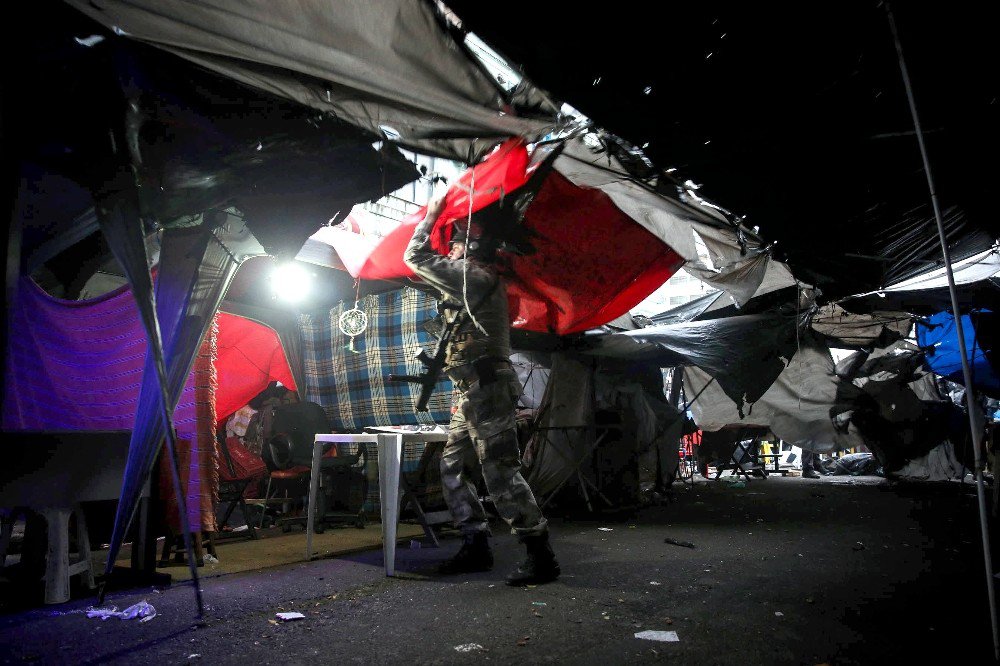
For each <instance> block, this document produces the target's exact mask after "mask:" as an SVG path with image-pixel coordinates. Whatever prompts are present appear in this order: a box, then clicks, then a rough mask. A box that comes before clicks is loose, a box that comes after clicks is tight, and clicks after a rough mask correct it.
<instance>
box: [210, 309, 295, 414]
mask: <svg viewBox="0 0 1000 666" xmlns="http://www.w3.org/2000/svg"><path fill="white" fill-rule="evenodd" d="M216 316H217V317H218V322H219V337H218V342H217V348H218V357H217V358H216V359H215V370H216V373H218V381H219V388H218V390H217V391H216V395H215V413H216V416H217V418H218V420H219V421H222V420H224V419H226V418H228V417H229V415H231V414H232V413H233V412H235V411H236V410H238V409H240V408H241V407H243V405H245V404H247V403H248V402H250V400H251V399H253V398H254V396H256V395H257V394H258V393H260V392H261V391H263V390H264V389H265V388H267V385H268V384H269V383H270V382H272V381H279V382H281V384H282V385H283V386H285V387H286V388H288V389H291V390H292V391H295V390H297V389H296V386H295V380H294V379H292V371H291V369H290V368H289V367H288V361H287V360H286V359H285V352H284V350H283V349H282V348H281V342H280V341H279V340H278V334H277V333H275V332H274V329H272V328H270V327H268V326H264V325H263V324H259V323H257V322H255V321H253V320H250V319H246V318H244V317H238V316H236V315H232V314H228V313H226V312H220V313H218V315H216Z"/></svg>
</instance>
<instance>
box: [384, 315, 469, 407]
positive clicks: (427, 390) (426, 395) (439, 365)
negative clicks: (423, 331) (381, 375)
mask: <svg viewBox="0 0 1000 666" xmlns="http://www.w3.org/2000/svg"><path fill="white" fill-rule="evenodd" d="M464 316H465V311H464V310H463V311H462V312H459V313H458V315H456V316H455V319H454V320H453V321H452V322H451V323H449V324H446V325H445V327H444V331H442V332H441V338H440V339H439V340H438V343H437V347H435V348H434V356H428V355H427V350H426V349H421V350H420V353H419V354H417V360H418V361H420V362H421V363H423V364H424V371H423V372H422V373H421V374H419V375H389V376H388V377H387V379H388V380H389V381H390V382H413V383H414V384H420V398H419V399H418V400H417V411H418V412H426V411H428V409H427V403H428V402H430V399H431V394H432V393H433V392H434V386H435V385H436V384H437V383H438V380H439V379H440V378H441V370H443V369H444V357H445V353H446V352H447V350H448V343H449V342H450V341H451V336H452V334H453V333H454V332H455V331H456V330H458V328H459V327H460V326H461V325H462V324H463V323H464V319H463V318H464Z"/></svg>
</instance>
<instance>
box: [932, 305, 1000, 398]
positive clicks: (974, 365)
mask: <svg viewBox="0 0 1000 666" xmlns="http://www.w3.org/2000/svg"><path fill="white" fill-rule="evenodd" d="M962 332H963V334H964V336H965V350H966V353H967V354H968V360H969V367H970V368H971V370H972V381H973V385H974V386H975V388H976V389H977V390H979V391H981V392H982V393H985V394H986V395H989V396H991V397H993V398H996V397H1000V376H998V374H997V371H996V367H995V366H994V364H993V355H994V347H995V345H996V344H997V341H998V340H997V337H998V332H1000V331H998V330H997V318H996V315H995V314H994V313H993V312H989V311H982V310H974V311H972V312H970V313H969V314H966V315H962ZM916 333H917V344H918V345H919V346H920V349H921V350H923V352H924V359H925V361H926V363H927V366H928V367H929V368H930V369H931V370H932V371H933V372H935V373H936V374H938V375H941V376H942V377H944V378H946V379H948V380H950V381H953V382H956V383H958V384H964V383H965V380H964V378H963V377H962V353H961V351H960V350H959V346H958V330H957V328H956V326H955V317H954V315H952V314H951V312H939V313H937V314H935V315H932V316H930V317H927V318H926V319H918V320H917V325H916Z"/></svg>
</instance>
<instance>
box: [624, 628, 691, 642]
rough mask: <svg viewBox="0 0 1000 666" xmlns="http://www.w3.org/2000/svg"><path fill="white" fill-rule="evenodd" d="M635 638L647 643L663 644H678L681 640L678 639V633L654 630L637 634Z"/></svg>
mask: <svg viewBox="0 0 1000 666" xmlns="http://www.w3.org/2000/svg"><path fill="white" fill-rule="evenodd" d="M635 637H636V638H641V639H643V640H647V641H660V642H663V643H677V642H679V641H680V640H681V639H680V638H678V636H677V632H676V631H654V630H652V629H650V630H647V631H640V632H638V633H636V634H635Z"/></svg>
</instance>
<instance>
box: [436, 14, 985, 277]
mask: <svg viewBox="0 0 1000 666" xmlns="http://www.w3.org/2000/svg"><path fill="white" fill-rule="evenodd" d="M448 4H449V6H450V7H451V8H452V9H453V10H454V11H455V13H456V14H458V15H459V16H460V17H461V18H462V19H463V20H464V21H465V24H466V27H467V28H469V29H470V30H471V31H472V32H475V33H476V34H477V35H479V36H480V37H481V38H483V39H484V41H486V42H487V43H488V44H490V46H492V47H493V48H494V49H496V50H497V51H499V52H500V53H501V54H503V55H505V56H506V57H507V58H509V60H510V61H511V62H512V63H514V64H515V65H519V66H520V67H521V68H522V70H523V73H524V74H525V75H526V76H527V77H528V78H529V79H531V80H533V81H534V82H535V83H536V85H538V86H539V87H541V88H543V89H545V90H547V91H549V92H550V93H551V94H552V95H553V96H554V97H556V98H557V99H558V100H560V101H565V102H568V103H569V104H571V105H573V106H574V107H576V108H577V109H579V110H580V111H581V112H582V113H584V114H585V115H587V116H588V117H590V118H591V119H592V120H594V121H595V123H596V124H598V125H599V126H601V127H604V128H605V129H607V130H608V131H610V132H612V133H614V134H617V135H619V136H621V137H622V138H624V139H626V140H627V141H629V142H631V143H633V144H635V145H637V146H642V145H643V144H646V143H648V146H647V147H646V148H645V152H646V154H647V155H648V156H649V157H650V158H651V159H652V160H653V161H654V163H656V164H657V166H660V167H662V168H669V167H676V168H677V169H678V171H677V173H676V175H679V176H681V177H682V178H690V179H692V180H694V181H695V182H697V183H701V184H702V185H703V190H702V193H703V194H704V195H705V196H707V197H709V198H710V199H713V200H714V201H716V202H717V203H719V204H720V205H722V206H724V207H726V208H728V209H730V210H732V211H734V212H736V213H739V214H742V215H746V216H747V223H748V224H750V225H751V226H752V225H759V226H760V228H761V233H762V234H763V235H764V236H765V238H767V239H769V240H777V241H779V244H778V248H779V249H780V250H782V253H783V255H784V256H786V258H787V259H788V260H789V261H790V262H791V263H792V264H793V267H795V268H796V269H798V272H799V273H800V275H802V276H803V278H804V279H809V277H812V278H814V279H815V280H816V281H819V282H821V283H825V284H826V286H827V291H828V292H830V293H831V294H832V293H833V292H837V291H843V292H845V293H849V292H851V291H852V290H854V289H856V288H858V287H863V286H864V283H866V282H870V281H872V280H874V281H878V280H879V278H880V277H881V267H882V266H883V265H884V262H881V263H880V262H873V261H872V260H859V259H855V258H850V257H846V258H845V256H844V255H845V253H853V254H867V255H871V254H875V253H878V252H880V250H882V249H884V247H885V244H886V243H887V242H888V239H889V238H890V237H891V236H892V233H896V232H890V233H889V235H886V233H885V231H884V230H885V229H886V228H887V227H890V226H891V225H893V224H895V223H898V222H899V221H900V220H901V219H906V217H907V215H908V214H909V213H911V212H912V211H914V209H917V213H916V215H917V217H918V218H920V217H923V218H924V219H925V220H926V221H927V222H928V223H929V222H930V220H931V218H932V213H931V209H930V206H929V196H928V193H927V187H926V181H925V178H924V175H923V170H922V165H921V160H920V154H919V151H918V148H917V143H916V140H915V138H914V136H913V134H912V130H913V125H912V120H911V117H910V114H909V109H908V106H907V103H906V98H905V92H904V87H903V84H902V80H901V77H900V72H899V66H898V63H897V60H896V53H895V47H894V45H893V41H892V35H891V32H890V30H889V25H888V21H887V18H886V12H885V9H884V8H883V7H882V6H881V5H880V4H879V3H877V2H875V1H874V0H872V1H871V2H846V3H843V2H837V3H834V2H829V3H798V4H795V5H792V4H782V5H774V4H770V5H769V6H768V7H764V8H762V7H760V6H757V5H759V4H761V3H739V4H736V3H733V5H732V6H730V5H729V4H727V3H718V2H711V1H710V2H699V3H669V4H668V3H663V4H659V3H656V4H654V3H613V4H604V5H597V6H595V7H594V8H592V9H588V10H585V11H582V10H580V9H579V7H580V6H579V5H576V8H573V6H572V5H569V3H537V2H526V1H520V0H515V1H513V2H506V3H504V5H503V6H502V8H498V7H497V6H495V5H486V4H483V3H479V2H474V1H472V0H452V2H450V3H448ZM566 5H569V7H570V8H569V9H567V8H566ZM751 5H753V6H751ZM927 7H928V6H926V5H924V3H920V5H919V6H918V5H917V3H900V4H899V6H898V7H894V12H895V14H896V20H897V24H898V25H899V29H900V32H901V38H902V40H903V48H904V50H905V55H906V58H907V65H908V67H909V69H910V75H911V78H912V80H913V85H914V88H915V94H916V96H917V103H918V110H919V112H920V114H921V122H922V124H923V126H924V129H925V131H926V132H927V140H928V145H929V149H930V153H931V159H932V171H933V172H934V176H935V179H936V181H937V184H938V190H939V194H940V197H941V200H942V205H943V207H945V208H946V209H947V208H949V207H951V206H958V207H960V210H961V211H962V212H964V213H965V217H966V219H967V222H968V226H967V228H966V229H969V228H972V227H979V228H984V229H987V230H988V231H989V232H990V233H997V231H998V229H997V216H996V214H995V212H994V210H993V208H992V206H991V205H990V203H991V201H990V200H989V199H990V198H991V197H990V195H991V194H992V193H993V190H994V189H995V185H994V183H995V182H996V177H997V175H998V173H997V172H998V170H997V167H996V162H995V156H996V155H997V150H998V148H1000V141H998V127H1000V126H998V116H1000V100H998V95H1000V91H998V87H1000V86H998V82H1000V76H998V75H997V73H996V65H997V63H998V62H1000V59H998V58H997V54H996V49H997V43H998V42H997V40H996V39H995V37H994V35H992V34H990V33H989V25H990V24H991V23H992V18H991V17H990V16H988V15H986V14H984V12H986V10H985V9H983V7H982V6H979V5H976V6H974V5H971V4H970V5H967V6H966V5H963V4H962V3H949V4H948V5H946V6H945V9H946V10H947V11H944V10H941V8H940V7H939V8H938V10H936V11H932V10H931V9H929V8H927ZM598 79H599V82H597V83H596V84H595V81H597V80H598ZM647 88H650V89H651V90H650V91H649V92H648V93H647V92H646V89H647ZM919 207H923V208H922V209H921V208H919ZM925 226H926V230H925V232H924V233H922V234H921V235H920V237H925V236H928V235H931V236H932V235H933V234H934V233H935V232H934V227H933V226H931V224H925Z"/></svg>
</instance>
